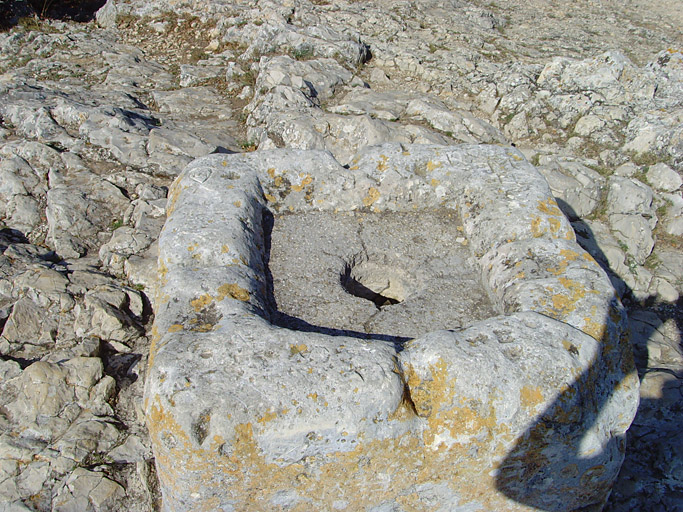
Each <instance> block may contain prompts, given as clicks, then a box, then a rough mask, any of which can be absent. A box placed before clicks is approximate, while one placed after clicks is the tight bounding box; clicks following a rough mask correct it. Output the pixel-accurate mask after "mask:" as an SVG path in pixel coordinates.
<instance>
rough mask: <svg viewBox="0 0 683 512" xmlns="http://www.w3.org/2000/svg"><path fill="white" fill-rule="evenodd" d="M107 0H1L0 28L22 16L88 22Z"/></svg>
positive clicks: (15, 23) (17, 21) (10, 25)
mask: <svg viewBox="0 0 683 512" xmlns="http://www.w3.org/2000/svg"><path fill="white" fill-rule="evenodd" d="M106 1H107V0H0V30H7V29H9V28H11V27H13V26H15V25H17V24H18V23H19V20H21V19H22V18H27V17H28V18H30V17H34V18H35V17H38V18H41V19H47V18H49V19H53V20H62V21H67V20H68V21H79V22H88V21H92V20H94V19H95V13H96V12H97V11H98V10H99V9H100V8H101V7H102V6H103V5H104V4H105V3H106Z"/></svg>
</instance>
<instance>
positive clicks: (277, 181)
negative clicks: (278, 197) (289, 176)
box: [273, 176, 284, 188]
mask: <svg viewBox="0 0 683 512" xmlns="http://www.w3.org/2000/svg"><path fill="white" fill-rule="evenodd" d="M283 183H284V180H283V179H282V176H277V177H276V178H275V180H274V181H273V184H274V185H275V186H276V187H278V188H280V187H281V186H282V184H283Z"/></svg>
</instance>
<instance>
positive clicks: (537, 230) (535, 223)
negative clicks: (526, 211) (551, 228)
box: [531, 217, 545, 238]
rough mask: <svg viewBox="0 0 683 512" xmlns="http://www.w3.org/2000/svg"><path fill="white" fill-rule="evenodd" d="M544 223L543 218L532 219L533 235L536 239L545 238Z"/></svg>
mask: <svg viewBox="0 0 683 512" xmlns="http://www.w3.org/2000/svg"><path fill="white" fill-rule="evenodd" d="M542 222H543V219H542V218H541V217H534V218H532V219H531V234H532V235H534V238H539V237H542V236H543V233H545V231H543V230H542V229H541V223H542Z"/></svg>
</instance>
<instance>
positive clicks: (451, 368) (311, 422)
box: [145, 144, 638, 511]
mask: <svg viewBox="0 0 683 512" xmlns="http://www.w3.org/2000/svg"><path fill="white" fill-rule="evenodd" d="M434 210H441V211H447V212H452V215H453V216H454V218H456V219H458V220H459V221H461V222H462V233H463V235H462V236H463V238H464V240H466V241H467V245H466V246H465V247H466V249H467V251H469V257H470V258H472V261H474V262H476V264H477V265H476V266H475V267H474V270H473V274H474V275H473V276H472V279H477V280H479V279H480V280H481V286H482V287H483V288H482V289H484V290H486V289H487V288H488V291H487V292H486V293H487V294H489V296H490V300H492V302H493V307H494V308H496V309H497V310H498V311H504V312H505V313H506V315H505V316H492V317H491V318H487V319H483V320H480V321H477V322H474V323H472V324H470V325H469V326H461V325H454V327H456V328H457V330H441V331H433V332H421V333H419V335H417V336H416V337H415V338H414V339H413V340H411V341H408V342H402V341H403V340H401V339H396V338H394V339H388V340H387V339H385V338H382V337H378V338H376V339H373V340H368V339H365V338H366V336H359V335H355V336H354V335H352V334H353V333H352V332H350V331H343V332H339V333H337V334H342V335H338V336H333V335H330V334H329V333H326V332H325V331H324V330H322V329H305V330H298V331H297V330H293V329H286V328H283V327H278V325H277V323H276V321H277V319H278V315H279V313H278V311H277V310H276V309H275V304H274V300H273V297H272V295H271V292H270V289H269V286H270V285H269V277H268V273H269V271H273V269H272V268H271V269H269V268H268V249H269V247H268V245H269V239H268V236H267V235H268V228H269V222H270V220H271V216H272V215H273V214H275V215H277V214H280V213H284V212H291V213H292V214H293V215H302V214H306V215H323V214H324V215H339V216H340V218H343V216H344V215H363V216H367V217H372V216H375V217H377V218H380V217H381V216H382V215H389V214H392V215H398V216H400V215H406V214H407V213H414V212H417V213H420V212H422V213H424V212H430V211H431V212H433V211H434ZM168 211H169V218H168V220H167V223H166V225H165V227H164V229H163V231H162V235H161V238H160V240H159V279H160V286H159V295H158V297H157V300H156V304H155V306H156V320H155V329H156V333H155V339H154V347H153V348H152V350H151V354H150V368H149V374H148V380H147V388H146V395H145V411H146V416H147V424H148V427H149V430H150V434H151V438H152V442H153V447H154V451H155V456H156V463H157V468H158V472H159V477H160V481H161V486H162V491H163V495H164V506H165V508H166V509H167V510H174V511H176V510H178V511H179V510H200V509H206V508H210V509H223V510H280V509H281V507H282V506H283V504H285V503H286V504H288V506H290V507H299V508H302V509H316V510H332V509H335V508H337V509H339V508H341V509H346V510H354V511H355V510H385V509H386V510H411V509H418V510H421V509H425V508H426V507H427V506H434V505H436V506H438V507H442V508H443V507H446V508H451V509H452V508H453V507H466V508H468V509H472V510H532V509H538V508H543V509H546V510H566V509H567V508H569V509H577V508H585V507H596V508H597V507H600V506H601V505H602V504H603V503H604V501H605V500H606V499H607V496H608V494H609V489H610V487H611V484H612V482H613V481H614V479H615V478H616V475H617V472H618V470H619V467H620V465H621V462H622V460H623V450H624V443H623V435H624V433H625V431H626V429H627V428H628V426H629V425H630V423H631V421H632V419H633V416H634V414H635V409H636V407H637V403H638V379H637V376H636V375H635V372H634V369H633V363H632V357H631V355H630V352H629V348H628V345H627V343H626V342H625V341H624V340H623V339H622V336H621V335H622V332H623V331H624V330H625V316H624V314H623V309H622V308H621V305H620V304H619V301H618V300H617V299H616V298H615V296H614V291H613V289H612V287H611V285H610V283H609V279H608V278H607V276H606V275H605V274H604V272H603V271H602V270H601V269H600V267H599V266H598V265H597V264H596V263H595V260H593V258H591V257H590V256H589V255H588V254H587V253H585V252H584V251H583V250H582V249H581V248H580V247H579V246H578V244H577V243H576V242H575V239H574V235H573V231H572V229H571V227H570V225H569V223H568V221H567V220H566V218H565V217H564V216H563V215H562V213H561V211H560V210H559V208H558V206H557V204H556V203H555V201H554V199H553V198H552V196H551V194H550V190H549V188H548V186H547V185H546V184H545V182H544V181H543V180H542V179H540V175H539V174H538V173H537V171H536V170H535V169H534V168H533V167H532V166H531V165H530V164H528V163H527V162H526V161H525V160H524V158H523V157H522V156H521V154H520V153H519V152H518V151H517V150H515V149H512V148H503V147H497V146H466V145H465V146H452V147H446V146H417V145H412V146H401V145H398V144H387V145H383V146H378V147H370V148H367V149H366V150H364V151H363V152H362V153H360V154H358V155H357V156H356V157H355V158H353V159H352V162H351V167H350V168H349V169H346V168H344V167H342V166H340V165H339V164H338V163H337V162H336V161H335V160H334V159H333V158H332V157H331V155H330V154H329V153H325V152H318V151H301V150H279V151H272V152H270V151H266V152H256V153H251V154H241V155H231V156H227V155H215V156H210V157H205V158H202V159H199V160H196V161H195V162H193V163H192V164H190V166H188V168H187V169H186V170H185V171H184V172H183V173H182V174H181V175H180V176H179V178H178V179H177V180H176V181H175V183H174V185H173V187H172V189H171V191H170V193H169V205H168ZM425 218H428V215H425ZM276 222H277V219H276ZM456 222H457V221H456ZM344 229H347V231H348V230H349V228H348V226H347V227H346V228H343V229H341V231H344ZM456 229H457V223H456ZM351 231H352V230H351ZM373 236H376V237H380V236H384V235H383V234H382V233H381V230H380V229H377V230H376V234H375V235H373ZM330 238H333V237H330ZM309 242H310V240H309ZM290 243H292V244H296V243H297V240H296V239H293V240H291V241H290ZM327 248H331V249H334V247H333V246H332V245H330V244H328V243H326V242H321V244H320V245H319V246H318V248H317V249H316V248H314V247H312V248H311V250H319V251H325V250H326V249H327ZM443 250H444V251H445V252H447V251H448V245H447V244H444V246H443ZM302 264H305V262H302ZM449 264H450V265H457V264H458V263H457V262H455V261H454V262H451V263H449ZM458 270H462V269H458ZM273 279H274V280H275V279H276V277H275V276H274V277H273ZM359 279H360V278H359ZM389 281H391V280H389ZM389 287H390V288H391V287H392V285H391V283H390V282H389ZM391 293H392V295H393V296H394V297H398V296H399V294H398V292H396V291H395V290H394V291H393V292H391ZM461 293H462V294H468V293H470V291H469V290H467V289H463V290H462V291H461ZM399 298H400V297H399ZM406 302H407V299H406ZM398 305H399V306H400V304H398ZM391 307H395V306H388V307H387V308H391ZM385 309H386V308H385ZM428 330H429V329H428ZM364 334H368V333H364ZM370 334H372V333H370ZM382 334H391V333H382ZM339 475H345V476H344V485H343V486H339V485H338V484H339V481H338V479H339ZM539 482H541V483H542V484H541V485H539V484H538V483H539ZM567 500H569V502H568V501H567ZM560 503H561V505H558V504H560ZM553 507H554V508H553ZM558 507H561V508H558Z"/></svg>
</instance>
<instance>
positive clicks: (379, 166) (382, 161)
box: [377, 155, 389, 172]
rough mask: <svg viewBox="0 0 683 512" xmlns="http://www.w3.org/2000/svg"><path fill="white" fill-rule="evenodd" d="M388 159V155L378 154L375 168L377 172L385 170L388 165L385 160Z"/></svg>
mask: <svg viewBox="0 0 683 512" xmlns="http://www.w3.org/2000/svg"><path fill="white" fill-rule="evenodd" d="M388 161H389V157H388V156H386V155H379V163H378V164H377V170H378V171H379V172H384V171H386V170H387V169H388V168H389V166H388V165H387V162H388Z"/></svg>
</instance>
